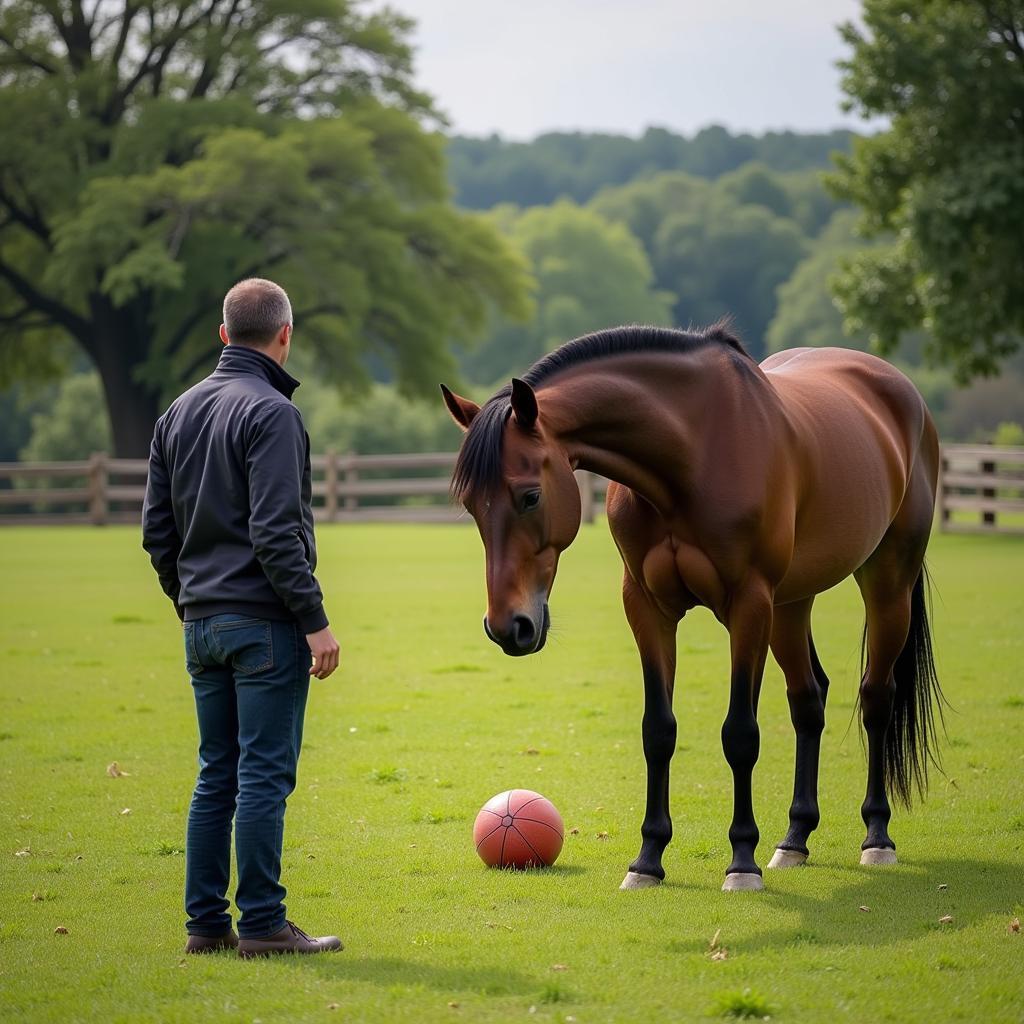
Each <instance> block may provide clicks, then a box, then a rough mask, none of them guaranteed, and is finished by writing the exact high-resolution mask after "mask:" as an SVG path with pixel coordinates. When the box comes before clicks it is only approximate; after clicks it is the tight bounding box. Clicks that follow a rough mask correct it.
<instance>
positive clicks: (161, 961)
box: [0, 525, 1024, 1024]
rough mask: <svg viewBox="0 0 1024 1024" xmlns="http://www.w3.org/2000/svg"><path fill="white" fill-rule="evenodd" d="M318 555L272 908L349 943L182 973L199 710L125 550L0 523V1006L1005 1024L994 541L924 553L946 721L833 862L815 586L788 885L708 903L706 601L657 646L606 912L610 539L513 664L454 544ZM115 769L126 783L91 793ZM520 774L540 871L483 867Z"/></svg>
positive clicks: (368, 533)
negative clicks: (484, 818) (658, 703)
mask: <svg viewBox="0 0 1024 1024" xmlns="http://www.w3.org/2000/svg"><path fill="white" fill-rule="evenodd" d="M319 536H320V543H321V574H320V577H321V580H322V582H323V584H324V589H325V591H326V593H327V595H328V611H329V613H330V615H331V618H332V621H333V623H334V626H335V629H336V632H337V633H338V635H339V637H340V639H341V641H342V645H343V664H342V670H341V671H340V672H338V673H337V674H336V675H335V676H334V677H333V678H332V679H330V680H328V681H326V682H323V683H316V682H314V689H313V691H312V693H311V697H310V705H309V712H308V716H307V726H306V745H305V748H304V751H303V755H302V761H301V763H300V765H299V785H298V788H297V790H296V793H295V795H294V797H293V798H292V800H291V802H290V805H289V812H288V828H287V835H286V848H285V881H286V884H287V885H288V887H289V899H288V907H289V915H290V916H291V917H293V918H294V919H295V920H296V921H298V922H299V923H300V924H301V925H303V926H304V927H306V928H307V929H310V930H313V931H314V932H316V931H318V930H322V931H335V930H336V931H338V932H339V933H340V934H341V935H342V936H343V938H344V940H345V942H346V945H347V947H348V948H347V950H346V951H345V952H344V953H342V954H340V955H336V956H331V957H319V958H316V957H314V958H288V959H284V960H277V961H267V962H258V963H248V962H240V961H239V960H237V958H233V957H230V956H228V955H218V956H213V957H206V958H190V959H188V960H187V961H186V960H185V958H184V957H183V956H182V953H181V949H182V945H183V942H184V938H185V936H184V929H183V912H182V909H181V884H182V876H183V868H184V858H183V856H182V853H181V851H182V847H183V845H184V822H185V812H186V807H187V803H188V799H189V795H190V789H191V784H192V780H193V777H194V773H195V751H194V748H195V724H194V715H193V707H192V696H191V691H190V687H189V685H188V681H187V678H186V676H185V673H184V669H183V666H182V650H181V631H180V628H179V627H178V625H177V621H176V619H175V618H174V615H173V612H172V610H171V608H170V606H169V605H168V604H167V602H166V601H165V599H164V598H163V596H162V595H161V594H160V593H159V590H158V587H157V585H156V581H155V579H154V578H151V574H150V571H149V567H148V565H147V563H146V560H145V556H144V555H143V554H142V552H141V550H140V549H139V543H138V536H137V534H136V532H134V531H131V530H126V529H105V530H89V529H82V530H79V529H72V528H62V529H35V530H31V529H26V530H20V529H6V530H3V531H0V566H2V570H0V571H2V584H0V814H2V822H3V842H2V846H0V1018H2V1019H3V1020H5V1021H11V1020H34V1021H36V1020H37V1021H61V1022H68V1021H79V1020H90V1021H91V1020H96V1021H100V1020H102V1021H124V1022H137V1021H161V1022H178V1021H180V1022H188V1024H195V1022H196V1021H201V1020H217V1021H224V1022H236V1021H237V1022H255V1021H262V1022H264V1024H269V1022H271V1021H321V1020H322V1021H331V1020H348V1021H381V1022H384V1021H388V1022H390V1021H470V1020H472V1021H523V1022H527V1021H578V1022H589V1021H643V1022H649V1021H690V1020H694V1021H702V1020H704V1021H706V1020H713V1019H723V1018H724V1017H728V1016H730V1015H731V1016H734V1017H738V1016H754V1017H764V1016H770V1017H771V1018H772V1019H773V1020H777V1021H807V1022H816V1021H830V1022H837V1021H851V1022H863V1021H868V1020H870V1021H898V1022H901V1024H903V1022H912V1021H928V1022H935V1021H951V1020H964V1021H1019V1020H1024V933H1016V934H1015V933H1013V932H1012V931H1011V929H1010V921H1011V918H1013V917H1014V916H1015V915H1017V916H1021V917H1024V674H1022V664H1024V582H1022V581H1024V541H1021V540H1019V539H1010V538H1002V539H1001V538H995V537H986V538H974V537H939V538H936V539H935V541H934V543H933V548H932V556H931V564H932V569H933V574H934V577H935V581H936V584H937V587H938V595H937V600H936V606H935V625H934V631H935V635H936V643H937V654H938V661H939V667H940V672H941V676H942V679H943V682H944V685H945V688H946V692H947V694H948V696H949V698H950V700H951V701H952V703H953V705H954V706H955V708H956V711H955V713H953V714H951V715H950V716H949V736H950V744H949V746H948V747H947V750H946V772H947V776H946V777H945V778H943V777H941V776H939V777H937V778H936V780H935V782H934V784H933V787H932V792H931V794H930V797H929V799H928V801H927V803H925V804H924V806H923V807H918V808H916V809H915V810H914V811H913V812H912V813H910V814H907V813H905V812H904V813H899V812H898V813H897V814H896V816H895V818H894V821H893V827H892V834H893V837H894V838H895V840H896V842H897V845H898V847H899V853H900V857H901V861H902V864H901V866H899V867H898V868H895V869H875V870H874V871H872V870H869V869H865V868H861V867H859V866H858V855H859V846H860V842H861V839H862V837H863V826H862V824H861V822H860V817H859V805H860V801H861V799H862V796H863V787H864V761H863V754H862V750H861V744H860V741H859V739H858V730H857V728H856V726H855V725H854V726H853V727H851V724H850V723H851V714H852V709H853V698H854V693H855V686H856V675H857V659H858V645H859V639H860V629H861V609H860V606H859V601H858V597H857V594H856V591H855V589H854V588H853V587H852V586H849V585H844V586H842V587H840V588H837V590H835V591H833V592H831V593H829V594H827V595H825V596H824V597H822V598H821V599H819V602H818V606H817V608H816V618H815V629H816V634H815V635H816V640H817V646H818V649H819V652H820V653H821V656H822V660H823V662H824V664H825V666H826V668H827V670H828V671H829V674H830V676H831V677H832V681H833V682H832V693H831V696H830V701H829V705H830V706H829V723H828V727H827V730H826V733H825V737H824V742H823V754H822V781H821V806H822V823H821V827H820V829H819V830H818V832H817V833H815V835H814V836H813V837H812V846H811V856H812V865H811V866H808V867H807V868H803V869H799V870H792V871H789V872H784V873H767V872H766V876H767V877H766V883H767V888H766V891H765V892H763V893H760V894H752V893H731V894H725V893H721V892H720V891H719V886H720V884H721V881H722V874H723V871H724V869H725V866H726V863H727V861H728V840H727V837H726V831H727V828H728V819H729V814H730V806H731V780H730V776H729V772H728V769H727V766H726V764H725V761H724V758H723V756H722V753H721V747H720V743H719V727H720V724H721V720H722V717H723V715H724V712H725V706H726V680H727V659H726V643H725V634H724V632H723V631H722V629H721V627H719V626H718V625H717V624H716V623H715V622H714V620H713V619H712V618H711V617H710V616H709V615H708V614H706V613H702V612H696V613H692V614H691V616H688V617H687V619H686V620H685V621H684V623H683V625H682V628H681V630H680V640H679V642H680V655H681V657H680V672H679V680H678V685H677V690H676V693H677V698H676V704H677V712H678V717H679V723H680V747H679V750H678V753H677V754H676V758H675V761H674V774H673V814H674V820H675V832H676V838H675V839H674V841H673V843H672V845H671V846H670V847H669V849H668V852H667V854H666V858H665V867H666V870H667V872H668V880H667V883H666V884H665V885H664V886H663V887H661V888H660V889H652V890H646V891H642V892H632V893H622V892H619V891H618V888H617V887H618V884H619V882H620V880H621V878H622V875H623V873H624V871H625V869H626V866H627V865H628V863H629V861H630V860H631V859H632V857H633V856H634V855H635V853H636V850H637V848H638V842H639V824H640V819H641V816H642V810H643V806H642V804H643V792H644V768H643V758H642V753H641V745H640V716H641V710H642V698H641V684H640V678H639V671H638V666H637V657H636V654H635V651H634V648H633V645H632V639H631V637H630V635H629V632H628V629H627V627H626V625H625V621H624V619H623V616H622V612H621V609H620V607H619V600H618V588H619V572H620V570H619V567H618V563H617V556H616V554H615V552H614V549H613V546H612V544H611V541H610V540H609V538H608V536H607V533H606V531H605V528H604V527H603V526H600V525H599V526H595V527H588V528H585V529H584V531H583V533H582V535H581V537H580V539H579V540H578V541H577V543H576V545H575V546H574V547H573V548H572V549H571V550H570V551H569V552H568V553H567V554H566V556H565V558H564V560H563V564H562V569H561V572H560V576H559V580H558V582H557V584H556V587H555V593H554V596H553V602H552V612H553V616H554V622H555V632H554V635H553V638H552V641H551V642H550V643H549V645H548V648H547V649H546V650H545V651H544V653H543V654H541V655H540V656H539V657H537V658H527V659H519V660H512V659H507V658H505V657H504V656H503V655H502V654H501V653H500V652H499V651H498V649H497V648H496V647H494V646H493V645H492V644H490V643H489V642H488V641H486V640H485V638H484V636H483V633H482V630H481V626H480V620H481V617H482V614H483V604H484V602H483V572H482V559H481V553H480V545H479V540H478V538H477V536H476V533H475V531H474V530H472V529H471V528H468V527H435V528H429V527H418V528H416V527H400V526H391V527H341V526H337V527H328V528H324V529H322V530H321V531H320V533H319ZM761 704H762V708H761V716H760V720H761V728H762V743H761V750H762V753H761V760H760V763H759V765H758V768H757V771H756V773H755V776H754V781H755V808H756V810H757V813H758V820H759V824H760V826H761V834H762V843H761V847H760V848H759V860H760V863H761V864H762V865H763V864H765V863H766V862H767V860H768V857H769V856H770V853H771V849H772V846H773V844H774V842H775V841H776V840H778V839H779V838H781V836H782V834H783V832H784V828H785V824H786V811H787V807H788V797H789V793H790V787H791V781H792V776H791V772H792V756H793V735H792V730H791V727H790V724H789V719H788V711H787V708H786V702H785V695H784V687H783V684H782V681H781V677H780V675H779V673H778V671H777V669H776V668H775V667H774V665H772V666H771V667H770V668H769V672H768V677H767V679H766V683H765V687H764V692H763V696H762V702H761ZM113 761H116V762H117V763H118V765H119V766H120V767H121V768H122V769H123V770H124V772H125V773H126V774H124V775H122V776H121V777H119V778H112V777H111V776H110V775H108V772H107V767H108V765H110V764H111V762H113ZM517 786H518V787H525V788H531V789H538V790H540V791H542V792H543V793H545V794H546V795H547V796H549V797H550V798H551V799H552V800H553V801H554V802H555V803H556V805H557V806H558V807H559V808H560V809H561V811H562V814H563V816H564V818H565V821H566V826H567V828H571V829H574V830H575V829H578V832H574V833H573V834H570V835H568V836H567V837H566V844H565V849H564V851H563V854H562V857H561V859H560V861H559V863H558V865H557V866H556V868H555V869H553V870H551V871H547V872H543V873H537V872H530V873H525V874H516V873H508V872H497V871H489V870H487V869H485V868H484V867H483V865H482V864H481V863H480V862H479V860H478V859H477V857H476V854H475V852H474V850H473V846H472V842H471V838H470V831H471V828H472V822H473V818H474V815H475V812H476V810H477V808H478V807H479V806H480V805H481V804H482V803H483V802H484V801H485V800H486V799H487V798H488V797H490V796H491V795H492V794H494V793H496V792H498V791H500V790H503V789H506V788H510V787H517ZM947 916H948V917H949V918H951V920H949V921H947V922H946V923H941V922H940V919H943V918H946V917H947ZM58 928H64V929H66V930H67V934H57V933H55V929H58ZM715 935H718V950H716V952H718V955H717V956H712V955H711V949H710V943H711V940H712V938H713V937H714V936H715ZM721 949H724V950H725V951H726V953H725V954H724V956H723V955H722V953H721V952H720V950H721Z"/></svg>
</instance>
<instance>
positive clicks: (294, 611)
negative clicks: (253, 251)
mask: <svg viewBox="0 0 1024 1024" xmlns="http://www.w3.org/2000/svg"><path fill="white" fill-rule="evenodd" d="M298 386H299V382H298V381H297V380H295V378H294V377H292V376H291V375H290V374H288V373H286V372H285V371H284V369H283V368H282V367H281V366H279V365H278V364H277V363H276V362H274V360H273V359H271V358H270V357H269V356H266V355H264V354H263V353H262V352H257V351H256V350H255V349H251V348H244V347H242V346H239V345H228V346H225V348H224V350H223V352H222V353H221V357H220V362H219V363H218V364H217V369H216V370H214V372H213V373H211V374H210V376H209V377H207V378H206V379H205V380H202V381H200V382H199V383H198V384H196V385H195V387H192V388H190V389H189V390H188V391H186V392H185V393H184V394H183V395H182V396H181V397H180V398H178V399H176V400H175V402H174V403H173V404H172V405H171V407H170V408H169V409H168V410H167V412H165V413H164V414H163V416H161V417H160V419H159V420H158V421H157V424H156V430H155V431H154V434H153V444H152V447H151V449H150V455H149V482H148V484H147V487H146V500H145V504H144V505H143V509H142V546H143V547H144V548H145V549H146V551H147V552H149V557H150V559H151V560H152V562H153V567H154V568H155V569H156V571H157V575H158V576H159V577H160V584H161V586H162V587H163V588H164V591H165V592H166V594H167V596H168V597H170V598H171V600H172V601H174V605H175V608H176V609H177V612H178V615H179V616H180V617H181V618H184V619H200V618H203V617H204V616H207V615H220V614H223V613H228V612H231V613H238V614H242V615H252V616H254V617H256V618H264V619H280V620H285V621H288V620H293V619H294V620H295V621H297V622H298V624H299V626H300V627H301V629H302V631H303V632H304V633H307V634H308V633H315V632H316V631H317V630H320V629H323V628H324V627H325V626H326V625H327V616H326V615H325V614H324V609H323V595H322V594H321V592H320V587H319V585H318V584H317V581H316V578H315V577H314V576H313V571H314V570H315V569H316V546H315V544H314V541H313V513H312V510H311V508H310V500H311V497H312V483H311V474H310V465H309V435H308V434H307V433H306V431H305V428H304V427H303V425H302V417H301V415H300V414H299V410H298V409H296V408H295V406H294V405H293V404H292V402H291V396H292V392H294V390H295V389H296V388H297V387H298Z"/></svg>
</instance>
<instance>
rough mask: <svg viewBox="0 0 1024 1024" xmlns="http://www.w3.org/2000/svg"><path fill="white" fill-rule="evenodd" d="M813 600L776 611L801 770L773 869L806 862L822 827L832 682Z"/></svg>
mask: <svg viewBox="0 0 1024 1024" xmlns="http://www.w3.org/2000/svg"><path fill="white" fill-rule="evenodd" d="M813 603H814V599H813V598H811V599H810V600H807V601H800V602H796V603H794V604H789V605H783V606H781V607H778V608H776V609H775V616H774V620H773V623H772V639H771V648H772V654H773V655H774V656H775V660H776V661H777V662H778V663H779V667H780V668H781V669H782V671H783V673H784V674H785V676H786V696H787V697H788V698H789V715H790V718H791V719H792V721H793V728H794V729H795V730H796V771H795V775H794V781H793V803H792V805H791V806H790V808H789V831H788V832H787V833H786V838H785V839H783V840H782V842H781V843H779V845H778V847H777V849H776V850H775V853H774V855H773V856H772V859H771V861H770V862H769V864H768V867H770V868H789V867H795V866H797V865H799V864H803V863H804V861H806V860H807V852H808V851H807V837H808V836H809V835H810V834H811V832H813V831H814V829H816V828H817V827H818V820H819V813H818V761H819V754H820V750H821V732H822V729H824V727H825V695H826V693H827V691H828V678H827V677H826V676H825V672H824V670H823V669H822V667H821V662H819V661H818V656H817V653H816V652H815V650H814V642H813V641H812V640H811V605H812V604H813Z"/></svg>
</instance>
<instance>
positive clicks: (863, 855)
mask: <svg viewBox="0 0 1024 1024" xmlns="http://www.w3.org/2000/svg"><path fill="white" fill-rule="evenodd" d="M860 862H861V864H870V865H871V866H872V867H877V866H878V865H879V864H895V863H896V851H895V850H891V849H889V847H887V846H869V847H868V848H867V849H866V850H861V851H860Z"/></svg>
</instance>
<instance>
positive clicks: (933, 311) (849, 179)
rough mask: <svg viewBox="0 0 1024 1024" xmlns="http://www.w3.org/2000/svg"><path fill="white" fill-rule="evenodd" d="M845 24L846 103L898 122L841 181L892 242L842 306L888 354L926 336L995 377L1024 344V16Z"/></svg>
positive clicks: (887, 16)
mask: <svg viewBox="0 0 1024 1024" xmlns="http://www.w3.org/2000/svg"><path fill="white" fill-rule="evenodd" d="M863 22H864V28H863V29H861V28H858V27H857V26H855V25H853V24H846V25H844V26H843V28H842V35H843V38H844V40H845V41H846V43H847V44H848V45H849V46H850V47H851V51H852V52H851V54H850V56H849V58H848V59H847V60H846V61H845V62H844V63H843V64H842V67H843V68H844V71H845V76H844V79H843V88H844V89H845V91H846V93H847V94H848V95H849V97H850V101H849V104H848V105H849V106H850V107H851V108H855V109H857V110H859V111H861V112H862V113H864V114H865V115H873V116H878V115H881V116H885V117H888V118H889V119H890V122H891V127H890V129H889V130H888V131H885V132H882V133H881V134H878V135H875V136H873V137H870V138H863V139H857V140H855V142H854V147H853V152H852V154H851V155H848V156H843V157H840V159H839V170H838V172H837V173H836V174H835V175H833V177H832V179H831V182H832V186H833V188H834V189H835V191H836V193H837V194H838V195H840V196H841V197H843V198H846V199H849V200H852V201H854V202H856V203H857V204H858V205H859V206H860V207H861V209H862V211H863V218H862V223H863V227H864V229H865V231H866V232H867V233H869V234H873V235H877V236H879V237H881V238H883V239H884V240H885V244H884V245H881V246H879V247H877V248H874V249H871V250H867V251H865V252H863V253H861V254H859V255H858V256H856V257H854V258H852V259H850V260H848V261H847V264H846V270H845V273H844V274H843V276H842V277H841V278H840V279H839V281H838V282H837V283H836V289H835V290H836V295H837V297H838V299H839V302H840V304H841V305H842V307H843V310H844V312H845V315H846V318H847V321H848V323H849V324H850V325H851V327H852V329H854V330H855V331H862V330H866V331H867V332H868V333H869V335H870V336H871V338H872V339H873V340H874V341H876V342H877V344H878V345H879V346H880V347H881V349H882V350H884V351H891V350H892V348H893V347H894V346H895V345H896V343H897V341H898V340H899V338H900V337H901V335H903V334H905V333H907V332H909V331H913V330H915V329H919V328H922V327H923V328H925V330H926V331H927V333H928V338H929V341H928V346H927V354H928V355H929V356H931V357H932V358H934V359H936V360H938V361H941V362H943V363H946V364H948V365H950V366H952V367H953V368H954V370H955V372H956V374H957V377H958V378H959V379H960V380H967V379H970V378H971V377H973V376H976V375H978V374H989V373H993V372H995V370H996V368H997V366H998V364H999V362H1000V360H1001V359H1003V358H1005V356H1006V355H1008V354H1009V353H1011V352H1013V351H1015V350H1016V349H1017V348H1018V347H1019V345H1020V338H1021V336H1022V334H1024V288H1022V287H1021V280H1022V278H1024V6H1022V5H1021V3H1020V2H1019V0H1004V2H1001V3H985V2H982V0H930V2H929V3H925V4H921V3H917V2H913V0H865V3H864V9H863Z"/></svg>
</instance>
